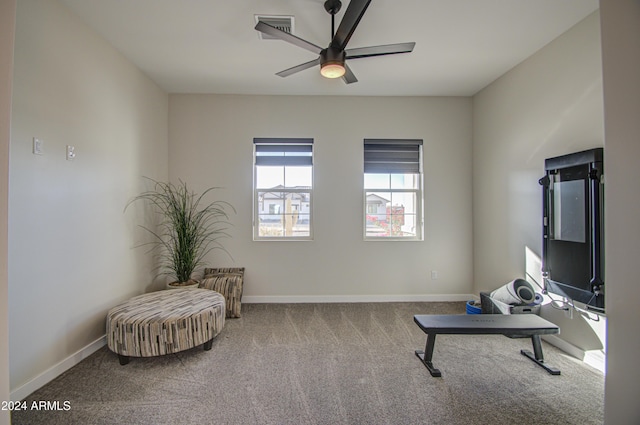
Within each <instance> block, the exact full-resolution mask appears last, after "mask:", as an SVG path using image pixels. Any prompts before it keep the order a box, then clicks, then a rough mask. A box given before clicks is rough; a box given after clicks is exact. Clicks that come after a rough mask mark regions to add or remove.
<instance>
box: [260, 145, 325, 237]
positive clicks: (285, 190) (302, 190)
mask: <svg viewBox="0 0 640 425" xmlns="http://www.w3.org/2000/svg"><path fill="white" fill-rule="evenodd" d="M261 145H262V146H264V145H269V146H272V147H274V148H273V149H275V148H276V147H278V146H280V147H282V149H283V152H294V150H291V151H289V150H287V148H288V147H292V146H307V147H309V151H308V152H310V154H311V155H310V156H301V157H302V158H306V159H305V160H303V162H307V161H309V164H301V163H297V162H298V161H296V160H295V159H294V160H293V161H286V160H285V159H283V160H282V163H279V161H278V159H272V160H271V161H269V163H268V164H262V165H263V166H270V165H271V166H276V167H284V169H283V172H284V173H285V175H284V181H283V183H284V184H283V185H282V186H283V187H281V188H280V187H273V188H268V187H265V188H262V187H258V167H259V166H261V165H260V164H258V162H259V161H258V160H257V158H258V151H259V148H258V146H261ZM293 156H295V155H293ZM276 158H278V157H276ZM284 158H286V157H284ZM270 159H271V158H270ZM287 159H289V160H290V159H291V157H289V158H287ZM287 162H288V163H287ZM307 165H308V166H310V168H311V186H309V187H286V170H287V167H300V166H307ZM314 165H315V164H314V147H313V139H312V138H254V139H253V214H252V215H253V217H252V223H253V224H252V234H253V240H254V241H312V240H313V238H314V236H313V234H314V232H313V215H314V214H313V209H314V208H313V197H314V196H313V188H314ZM269 192H272V193H280V194H282V199H283V200H284V199H286V197H287V195H289V194H291V195H294V196H295V195H296V194H308V196H309V197H308V200H305V201H303V202H302V203H301V206H302V204H306V203H308V204H309V211H308V216H309V234H308V235H303V236H294V235H292V236H286V235H284V232H283V235H278V236H261V235H260V215H261V214H260V205H261V202H260V194H263V193H269ZM296 211H299V210H298V209H296ZM285 214H286V213H282V215H283V216H284V215H285ZM283 227H284V225H283Z"/></svg>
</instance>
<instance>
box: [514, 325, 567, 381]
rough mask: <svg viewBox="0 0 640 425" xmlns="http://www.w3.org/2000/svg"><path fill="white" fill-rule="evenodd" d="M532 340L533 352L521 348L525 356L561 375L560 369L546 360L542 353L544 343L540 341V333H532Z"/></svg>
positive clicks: (550, 371) (552, 372)
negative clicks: (548, 363)
mask: <svg viewBox="0 0 640 425" xmlns="http://www.w3.org/2000/svg"><path fill="white" fill-rule="evenodd" d="M531 342H532V343H533V353H531V351H529V350H520V353H521V354H522V355H523V356H526V357H528V358H529V359H531V360H532V361H533V362H534V363H535V364H537V365H538V366H540V367H542V368H544V369H545V370H546V371H547V372H549V373H550V374H552V375H560V370H558V369H556V368H555V367H552V366H549V365H547V364H546V363H545V362H544V356H543V355H542V343H541V342H540V335H531Z"/></svg>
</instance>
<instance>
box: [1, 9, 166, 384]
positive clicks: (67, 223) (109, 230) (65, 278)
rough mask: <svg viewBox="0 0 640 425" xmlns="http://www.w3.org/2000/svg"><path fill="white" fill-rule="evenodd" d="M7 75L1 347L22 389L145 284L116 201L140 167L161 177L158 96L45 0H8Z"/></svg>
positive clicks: (128, 220) (146, 273)
mask: <svg viewBox="0 0 640 425" xmlns="http://www.w3.org/2000/svg"><path fill="white" fill-rule="evenodd" d="M13 82H14V85H13V111H12V122H11V124H12V138H11V154H10V155H11V156H10V185H9V239H8V243H9V257H8V258H9V267H8V269H9V271H8V278H9V300H10V305H9V326H10V330H9V342H10V344H9V349H10V370H11V390H12V395H15V394H18V395H22V394H23V393H24V389H25V388H31V387H30V385H32V384H33V383H34V382H35V385H36V387H37V386H39V385H41V384H42V383H43V382H42V380H43V379H45V380H46V378H47V377H49V376H50V375H53V376H55V375H56V374H57V373H60V372H61V368H64V366H65V365H67V364H68V360H69V359H70V358H72V357H77V355H76V354H75V353H76V352H78V350H82V349H84V348H86V347H87V346H91V347H99V346H100V344H99V343H96V344H93V345H91V344H92V343H94V341H96V340H99V339H100V338H101V337H102V336H103V335H104V326H105V317H106V311H107V310H108V309H109V308H110V307H112V306H113V305H115V304H116V303H118V302H119V301H121V300H123V299H126V298H128V297H130V296H132V295H135V294H139V293H142V292H144V291H145V290H148V289H149V287H150V285H151V284H152V282H151V277H150V276H152V274H151V272H150V269H151V265H150V260H149V258H148V256H146V255H145V254H144V250H134V249H132V247H133V245H134V244H135V242H136V238H137V237H139V236H140V233H139V232H138V231H136V226H135V224H134V221H135V219H136V216H137V215H140V214H139V212H138V211H135V210H132V211H128V212H127V214H126V215H125V214H123V208H124V206H125V204H126V202H127V201H128V200H129V199H130V198H131V197H132V196H134V194H136V193H138V192H139V191H140V189H141V188H142V184H143V183H142V179H141V176H142V175H149V176H152V177H156V178H166V176H167V167H168V162H167V161H168V160H167V151H168V143H167V137H168V130H167V117H168V96H167V94H166V93H164V92H163V91H162V90H160V89H159V88H158V87H157V86H156V85H155V84H154V83H153V82H151V80H149V79H148V78H147V77H146V76H144V75H143V74H142V73H141V72H140V71H139V70H138V69H137V68H135V67H134V66H133V65H131V64H130V63H129V62H128V61H126V60H125V59H124V58H123V57H122V56H121V55H120V54H119V53H118V52H116V51H115V50H114V49H113V48H112V47H110V46H109V45H108V44H107V43H106V42H105V41H103V40H102V39H101V38H99V37H98V36H97V35H96V34H95V33H93V32H92V31H90V30H89V29H88V28H87V27H85V25H84V24H83V23H81V22H80V21H79V19H77V18H76V17H75V16H74V15H72V14H71V13H70V12H69V11H68V10H67V9H66V8H65V7H63V6H61V5H60V4H59V3H58V2H57V1H53V0H25V1H20V2H19V3H18V9H17V22H16V39H15V69H14V80H13ZM33 137H38V138H41V139H42V140H43V141H44V155H34V154H33V153H32V138H33ZM66 145H75V148H76V158H75V159H74V160H73V161H67V160H66V159H65V146H66ZM60 362H62V364H61V363H60ZM53 376H51V377H53ZM32 389H34V388H32Z"/></svg>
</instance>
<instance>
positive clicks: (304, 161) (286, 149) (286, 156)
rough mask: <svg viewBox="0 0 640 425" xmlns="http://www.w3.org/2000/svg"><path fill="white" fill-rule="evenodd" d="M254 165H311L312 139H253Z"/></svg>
mask: <svg viewBox="0 0 640 425" xmlns="http://www.w3.org/2000/svg"><path fill="white" fill-rule="evenodd" d="M253 143H254V147H255V152H256V155H255V157H256V165H262V166H283V165H285V166H310V165H313V155H312V152H313V139H271V138H255V139H253Z"/></svg>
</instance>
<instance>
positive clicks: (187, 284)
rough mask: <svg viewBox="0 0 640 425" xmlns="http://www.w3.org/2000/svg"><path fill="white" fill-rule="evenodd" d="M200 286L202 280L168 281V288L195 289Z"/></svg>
mask: <svg viewBox="0 0 640 425" xmlns="http://www.w3.org/2000/svg"><path fill="white" fill-rule="evenodd" d="M198 286H200V281H199V280H195V279H191V280H189V281H187V282H171V283H167V289H195V288H197V287H198Z"/></svg>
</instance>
